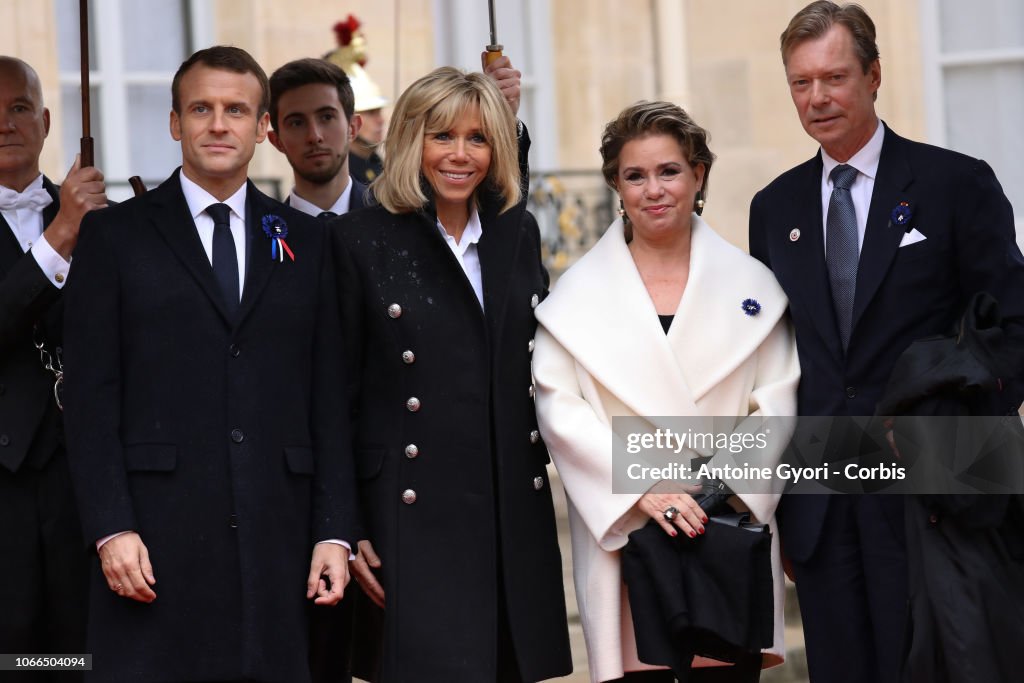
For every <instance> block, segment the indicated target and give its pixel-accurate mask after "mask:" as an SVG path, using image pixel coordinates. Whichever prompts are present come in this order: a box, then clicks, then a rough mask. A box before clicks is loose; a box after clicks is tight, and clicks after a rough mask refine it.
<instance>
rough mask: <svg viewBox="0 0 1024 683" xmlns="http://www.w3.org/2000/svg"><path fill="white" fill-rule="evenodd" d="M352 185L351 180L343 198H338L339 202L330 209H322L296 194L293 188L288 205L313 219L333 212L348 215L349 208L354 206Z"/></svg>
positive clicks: (343, 191) (343, 193)
mask: <svg viewBox="0 0 1024 683" xmlns="http://www.w3.org/2000/svg"><path fill="white" fill-rule="evenodd" d="M352 185H353V183H352V179H351V178H349V180H348V184H347V185H346V186H345V189H344V190H342V192H341V196H340V197H338V200H337V201H336V202H334V205H333V206H331V208H329V209H321V208H320V207H319V206H317V205H316V204H314V203H312V202H310V201H307V200H305V199H303V198H302V197H300V196H299V195H298V194H296V192H295V188H294V187H292V191H291V194H289V195H288V205H289V206H291V207H292V208H293V209H297V210H298V211H301V212H302V213H304V214H308V215H310V216H313V217H316V216H319V215H320V214H322V213H323V212H324V211H331V212H332V213H336V214H338V215H339V216H341V215H343V214H346V213H348V210H349V208H350V207H351V206H352Z"/></svg>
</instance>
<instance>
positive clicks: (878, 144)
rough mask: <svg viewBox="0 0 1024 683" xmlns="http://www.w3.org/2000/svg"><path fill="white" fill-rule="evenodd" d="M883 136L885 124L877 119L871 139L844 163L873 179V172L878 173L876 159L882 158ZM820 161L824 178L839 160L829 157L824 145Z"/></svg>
mask: <svg viewBox="0 0 1024 683" xmlns="http://www.w3.org/2000/svg"><path fill="white" fill-rule="evenodd" d="M884 137H885V126H883V125H882V120H881V119H878V124H877V126H876V127H875V132H874V134H873V135H872V136H871V139H870V140H868V141H867V143H865V145H864V146H863V147H861V148H860V149H858V150H857V153H856V154H854V155H853V156H852V157H850V160H849V161H847V162H845V163H846V164H847V165H849V166H853V167H854V168H855V169H857V172H858V173H861V174H862V175H865V176H867V177H868V178H871V179H872V180H874V179H875V174H877V173H878V161H879V159H881V158H882V140H883V138H884ZM821 163H822V165H823V166H824V168H823V171H824V177H825V178H828V177H829V175H830V174H831V173H832V169H834V168H835V167H836V166H838V165H839V162H838V161H836V160H835V159H833V158H832V157H830V156H829V154H828V152H826V151H825V148H824V147H822V149H821Z"/></svg>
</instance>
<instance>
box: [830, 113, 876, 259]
mask: <svg viewBox="0 0 1024 683" xmlns="http://www.w3.org/2000/svg"><path fill="white" fill-rule="evenodd" d="M884 137H885V126H883V125H882V122H881V121H879V122H878V127H877V128H875V134H874V135H872V136H871V139H870V140H868V141H867V144H865V145H864V146H863V147H861V148H860V149H859V150H857V153H856V154H854V155H853V156H852V157H850V160H849V161H847V162H845V163H846V164H847V165H848V166H853V167H854V168H855V169H857V177H856V178H855V179H854V181H853V185H851V186H850V196H851V197H852V198H853V210H854V211H855V212H856V213H857V253H858V254H859V253H860V249H861V247H863V246H864V233H865V232H866V231H867V227H868V209H869V208H871V193H872V192H873V191H874V189H875V176H876V175H878V160H879V159H881V157H882V139H883V138H884ZM821 162H822V169H821V225H822V226H823V227H824V228H825V240H827V239H828V228H827V225H828V202H829V200H830V199H831V198H832V181H831V180H830V179H829V177H828V176H829V174H830V173H832V169H834V168H835V167H836V166H838V165H839V162H838V161H836V160H835V159H833V158H832V157H830V156H829V155H828V152H826V151H825V150H824V149H822V150H821ZM825 240H823V242H824V241H825Z"/></svg>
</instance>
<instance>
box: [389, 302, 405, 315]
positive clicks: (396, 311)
mask: <svg viewBox="0 0 1024 683" xmlns="http://www.w3.org/2000/svg"><path fill="white" fill-rule="evenodd" d="M388 317H389V318H400V317H402V307H401V306H399V305H398V304H391V305H390V306H388Z"/></svg>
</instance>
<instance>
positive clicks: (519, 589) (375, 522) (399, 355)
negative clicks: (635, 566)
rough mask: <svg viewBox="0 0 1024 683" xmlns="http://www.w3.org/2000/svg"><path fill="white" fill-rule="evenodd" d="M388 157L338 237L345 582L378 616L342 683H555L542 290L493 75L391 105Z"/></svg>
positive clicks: (555, 572) (425, 85) (557, 636)
mask: <svg viewBox="0 0 1024 683" xmlns="http://www.w3.org/2000/svg"><path fill="white" fill-rule="evenodd" d="M524 142H526V141H524ZM385 152H386V154H385V159H386V161H385V167H384V173H383V174H382V175H381V176H380V177H379V178H378V179H377V180H376V181H375V182H374V184H373V186H372V191H373V194H374V196H375V197H376V199H377V201H378V202H379V204H378V205H377V206H374V207H371V208H369V209H367V210H364V211H360V212H356V213H353V214H349V215H346V216H344V217H343V218H341V219H339V220H338V221H337V222H336V223H335V224H334V226H333V228H334V231H333V243H334V249H335V255H336V257H337V259H338V270H339V288H338V289H339V294H340V297H341V299H342V303H341V308H342V319H343V327H344V330H345V335H346V337H347V339H348V344H347V346H346V348H345V349H344V353H345V355H346V358H347V360H348V361H349V368H350V370H351V375H350V382H351V387H352V391H353V406H354V415H353V419H354V425H353V426H354V430H355V432H354V433H355V434H356V457H357V462H358V466H357V467H358V476H359V487H360V503H361V509H362V512H363V518H364V523H365V531H366V534H365V539H364V540H362V541H361V542H360V543H359V556H358V558H357V559H356V560H355V561H354V563H353V571H354V572H355V576H356V577H357V579H358V581H359V583H360V585H361V586H362V587H363V590H364V591H365V593H366V595H367V596H369V598H370V599H371V600H372V602H373V603H375V604H373V605H371V604H369V603H370V600H367V601H365V602H366V604H364V605H363V606H362V608H360V609H359V610H358V615H357V625H356V632H357V633H360V634H363V633H366V634H368V636H369V638H370V641H371V642H370V643H359V642H357V643H356V648H355V673H356V674H357V675H360V676H363V677H367V678H370V679H371V680H374V681H417V682H418V683H424V682H429V681H438V682H442V681H443V682H444V683H449V682H452V681H473V682H474V683H475V682H478V681H536V680H542V679H546V678H551V677H555V676H563V675H565V674H567V673H569V672H570V671H571V668H572V666H571V660H570V657H569V645H568V633H567V627H566V616H565V603H564V594H563V589H562V568H561V558H560V554H559V550H558V545H557V539H556V532H555V520H554V512H553V508H552V503H551V494H550V486H549V482H548V480H547V472H546V469H545V465H546V464H547V462H548V457H547V451H546V450H545V448H544V444H543V443H541V442H540V439H539V435H538V432H537V423H536V417H535V415H534V405H533V385H532V384H531V377H530V355H531V352H532V349H533V335H534V330H535V328H536V321H535V319H534V315H533V309H534V307H535V306H536V305H537V304H538V302H539V301H540V300H541V299H542V298H543V297H544V295H545V293H546V290H547V282H548V280H547V274H546V273H545V271H544V268H543V266H542V265H541V261H540V240H539V234H538V231H537V226H536V223H535V222H534V221H533V219H532V217H530V216H529V214H527V213H526V211H525V208H524V197H523V192H522V188H521V180H520V179H521V173H520V167H519V164H518V161H517V139H516V121H515V118H514V116H513V114H512V112H511V110H510V108H509V106H508V105H507V104H506V103H505V101H504V100H503V99H502V95H501V93H500V92H499V91H498V89H497V88H496V87H495V86H494V85H493V83H492V82H491V81H490V80H489V79H488V78H487V77H486V76H484V75H483V74H479V73H470V74H466V73H463V72H461V71H459V70H457V69H453V68H447V67H444V68H440V69H437V70H435V71H433V72H431V73H430V74H428V75H427V76H425V77H423V78H421V79H420V80H418V81H416V82H415V83H413V85H411V86H410V87H409V89H408V90H406V92H405V93H404V94H403V95H402V96H401V97H400V98H399V100H398V102H397V104H396V106H395V110H394V113H393V115H392V119H391V125H390V129H389V131H388V135H387V139H386V142H385ZM371 624H372V625H373V626H372V627H371ZM357 640H358V637H357ZM371 652H372V653H373V654H372V655H371V654H370V653H371Z"/></svg>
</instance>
